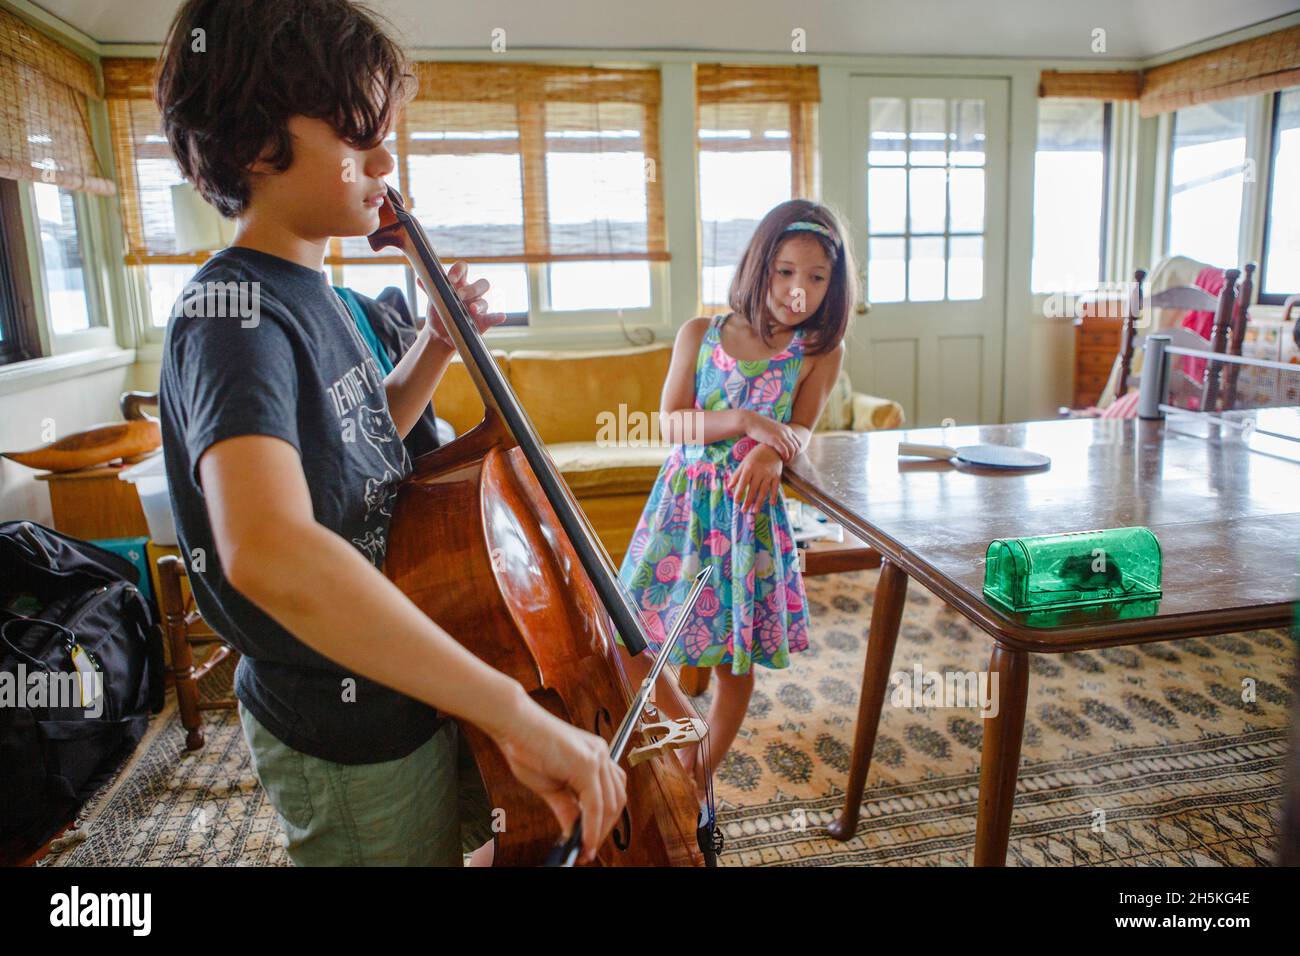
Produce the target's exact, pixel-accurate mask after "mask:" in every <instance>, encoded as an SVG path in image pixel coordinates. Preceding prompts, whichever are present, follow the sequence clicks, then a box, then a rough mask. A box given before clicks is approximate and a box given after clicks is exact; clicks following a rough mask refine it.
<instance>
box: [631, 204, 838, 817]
mask: <svg viewBox="0 0 1300 956" xmlns="http://www.w3.org/2000/svg"><path fill="white" fill-rule="evenodd" d="M853 275H854V265H853V262H852V256H851V254H850V251H849V250H848V249H847V248H846V246H845V244H844V239H843V231H842V229H841V228H840V225H839V222H838V220H837V218H836V216H835V215H834V214H833V213H832V212H831V211H830V210H829V209H827V208H826V207H824V206H822V205H820V204H818V203H813V202H809V201H806V200H791V201H790V202H786V203H782V204H781V205H779V206H777V207H776V208H774V209H773V210H772V211H771V212H769V213H768V214H767V215H766V216H765V217H764V218H763V221H762V222H761V223H759V225H758V228H757V229H756V230H755V232H754V235H753V238H751V239H750V241H749V245H748V247H747V248H746V249H745V252H744V255H743V256H742V257H741V259H740V263H739V265H738V266H737V269H736V273H735V277H734V278H733V279H732V283H731V290H730V293H729V296H728V299H729V303H728V304H729V305H730V307H731V310H732V311H731V312H730V313H729V314H726V315H717V316H714V317H712V318H698V319H692V320H691V321H689V322H687V323H686V324H685V325H683V326H682V328H681V329H680V330H679V331H678V334H677V338H676V342H675V343H674V347H673V355H672V361H671V365H670V367H669V370H668V376H667V379H666V380H665V382H664V390H663V397H662V401H661V410H660V420H661V422H662V424H663V428H662V432H663V434H664V435H665V438H666V440H669V441H673V442H675V443H676V444H675V446H674V448H673V451H672V453H671V454H670V455H669V457H668V460H667V461H666V462H664V465H663V468H662V469H661V470H660V472H659V475H658V477H657V478H656V480H655V485H654V488H653V490H652V491H651V492H650V498H649V500H648V501H647V502H646V506H645V510H644V511H643V513H642V515H641V519H640V521H639V522H638V524H637V527H636V531H635V532H634V534H633V536H632V542H631V544H630V545H629V547H628V551H627V554H626V556H625V557H624V559H623V564H622V567H621V569H620V571H619V578H620V580H621V581H622V582H623V584H624V585H625V586H626V587H627V588H628V591H629V593H630V595H631V597H632V599H633V600H634V601H635V603H636V606H637V607H638V608H639V609H640V610H641V613H642V617H643V619H644V621H645V623H646V626H647V630H648V631H649V633H650V636H651V639H652V640H651V645H650V650H651V652H657V651H658V649H659V644H660V643H662V641H663V639H664V638H665V636H666V634H667V632H668V631H669V630H670V629H671V628H672V626H673V624H674V623H675V622H676V619H677V616H678V614H679V613H680V611H681V608H682V604H683V603H684V601H685V599H686V596H687V594H688V593H689V591H690V588H691V584H692V581H693V579H694V577H695V575H696V574H697V573H698V571H699V570H700V568H701V567H704V566H706V565H707V566H711V567H712V568H713V573H712V575H711V577H710V582H709V586H708V587H706V588H705V589H704V591H703V593H702V594H701V597H700V599H699V601H698V602H697V604H696V606H695V610H694V613H693V614H692V616H691V618H690V620H689V621H688V622H687V624H686V627H685V629H684V630H683V632H682V637H681V640H680V641H679V642H678V645H677V647H676V648H675V649H674V651H673V652H672V656H671V657H670V660H672V661H673V662H674V663H678V664H692V665H695V666H697V667H712V668H713V669H714V671H715V673H716V674H717V677H718V680H717V687H716V690H715V693H714V696H713V704H712V707H711V708H710V711H709V715H708V720H707V722H708V726H709V735H708V739H707V742H706V747H705V750H704V751H703V753H704V754H705V755H707V756H706V757H705V758H704V759H701V756H700V752H699V751H698V750H697V749H695V748H690V749H687V750H682V751H679V752H678V753H679V756H681V758H682V760H683V762H684V763H685V764H686V766H687V767H688V769H693V770H694V771H695V775H696V780H697V784H698V785H699V786H700V788H701V792H703V789H704V785H705V780H706V778H707V775H710V774H712V773H713V771H714V770H716V769H717V766H718V764H719V763H720V762H721V760H722V758H723V756H724V755H725V754H726V752H727V750H728V748H729V747H730V746H731V743H732V741H734V740H735V737H736V734H737V732H738V731H739V730H740V726H741V723H742V721H743V720H744V716H745V710H746V708H747V707H748V704H749V698H750V695H751V694H752V692H753V689H754V673H753V665H754V664H760V665H762V666H764V667H772V668H782V667H788V666H789V664H790V655H791V654H792V653H796V652H798V651H801V650H804V649H805V648H807V646H808V610H807V606H806V603H805V600H804V588H803V577H802V575H801V573H800V569H799V567H798V565H797V561H798V557H797V553H796V549H795V545H794V540H793V535H792V533H791V530H790V524H789V520H788V518H787V517H786V511H785V501H784V498H783V496H782V493H781V472H782V468H783V466H784V465H785V463H787V462H789V461H790V460H791V459H792V458H794V457H795V456H796V455H797V454H799V453H800V452H801V451H802V450H803V449H804V448H805V447H807V444H808V441H809V438H810V437H811V433H812V428H813V425H814V424H815V423H816V422H817V419H818V418H819V417H820V416H821V413H822V409H823V408H824V406H825V404H826V400H827V397H828V396H829V394H830V391H831V388H832V386H833V385H834V383H835V380H836V378H837V377H838V376H839V372H840V367H841V364H842V362H843V357H844V351H845V349H844V344H843V340H844V334H845V330H846V328H847V326H848V320H849V314H850V312H851V310H852V308H853V287H852V282H851V277H852V276H853ZM652 656H653V655H652V654H641V655H638V656H637V657H635V658H631V659H630V662H629V670H630V671H631V673H632V675H633V677H634V678H635V679H637V680H640V679H641V678H642V677H643V676H644V674H645V673H646V672H647V671H648V670H649V667H650V660H649V658H651V657H652ZM657 698H658V701H659V706H660V707H661V708H662V709H663V710H664V711H666V712H667V713H669V714H670V715H671V716H677V717H681V716H687V713H686V705H685V702H684V701H683V700H682V699H681V698H680V697H678V696H677V694H676V692H675V688H673V687H671V685H669V684H668V681H667V679H666V678H664V679H661V683H660V686H659V693H658V695H657Z"/></svg>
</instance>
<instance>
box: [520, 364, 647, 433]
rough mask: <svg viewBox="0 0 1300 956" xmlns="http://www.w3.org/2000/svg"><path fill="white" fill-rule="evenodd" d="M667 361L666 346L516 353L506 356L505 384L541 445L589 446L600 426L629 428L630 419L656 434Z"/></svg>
mask: <svg viewBox="0 0 1300 956" xmlns="http://www.w3.org/2000/svg"><path fill="white" fill-rule="evenodd" d="M671 357H672V346H671V345H670V344H667V343H664V344H662V345H650V346H644V347H641V348H626V349H608V350H604V351H581V352H576V351H563V352H561V351H532V350H526V349H520V350H519V351H516V352H512V353H510V384H511V385H512V386H513V387H514V390H515V394H516V395H518V396H519V401H520V402H522V403H523V406H524V408H525V409H526V410H527V411H528V416H529V417H530V418H531V419H532V420H533V424H534V425H535V426H536V427H537V434H538V435H540V436H541V438H542V441H544V442H546V443H547V444H548V445H553V444H558V443H563V442H594V441H595V440H596V437H597V433H598V432H599V431H600V430H601V425H602V423H604V422H608V421H610V420H611V419H612V420H613V421H614V422H620V421H622V422H628V421H631V422H633V423H634V422H635V419H629V418H628V416H631V415H632V414H633V413H639V416H645V417H644V418H642V419H641V421H642V423H643V424H642V427H643V428H647V429H648V428H654V429H655V430H656V431H657V429H658V418H659V398H660V395H661V393H662V392H663V387H664V378H665V377H666V376H667V375H668V360H669V359H670V358H671ZM620 405H622V406H624V407H625V408H624V411H623V412H622V413H620V409H619V406H620ZM634 427H635V425H634Z"/></svg>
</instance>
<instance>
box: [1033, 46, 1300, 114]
mask: <svg viewBox="0 0 1300 956" xmlns="http://www.w3.org/2000/svg"><path fill="white" fill-rule="evenodd" d="M1297 84H1300V26H1294V27H1287V28H1286V29H1283V30H1276V31H1274V32H1273V33H1267V34H1264V35H1263V36H1258V37H1254V38H1252V39H1249V40H1242V41H1241V42H1240V43H1231V44H1229V45H1227V46H1223V47H1220V48H1219V49H1217V50H1210V51H1208V52H1206V53H1199V54H1197V55H1195V56H1189V57H1184V58H1183V59H1181V60H1175V61H1173V62H1171V63H1164V64H1162V65H1160V66H1156V67H1152V68H1151V69H1149V70H1143V71H1138V70H1113V71H1109V72H1107V71H1089V72H1071V73H1062V72H1058V71H1056V70H1045V71H1044V72H1043V73H1042V75H1041V77H1040V81H1039V85H1038V95H1039V96H1066V97H1078V98H1087V99H1102V100H1137V101H1138V113H1139V114H1140V115H1141V116H1143V117H1148V116H1156V115H1158V114H1160V113H1170V112H1173V111H1174V110H1178V109H1183V108H1184V107H1188V106H1195V105H1196V104H1197V103H1213V102H1216V101H1218V100H1229V99H1234V98H1236V97H1239V96H1250V95H1254V94H1258V93H1274V92H1276V91H1278V90H1282V89H1286V88H1287V87H1290V86H1295V85H1297Z"/></svg>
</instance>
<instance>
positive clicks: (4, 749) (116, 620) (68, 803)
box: [0, 521, 164, 862]
mask: <svg viewBox="0 0 1300 956" xmlns="http://www.w3.org/2000/svg"><path fill="white" fill-rule="evenodd" d="M137 580H138V577H137V571H136V569H135V567H134V566H133V565H132V564H131V563H130V562H129V561H127V560H126V559H125V558H122V557H120V556H118V555H116V554H113V553H112V552H109V551H105V550H104V549H103V548H98V547H96V546H95V545H93V544H90V543H89V542H86V541H81V540H78V539H77V538H72V537H69V536H67V535H63V534H60V533H59V532H57V531H52V530H50V529H49V528H45V527H42V526H41V525H39V524H34V523H32V522H30V521H9V522H4V523H0V862H13V861H14V860H16V859H21V858H22V857H24V856H26V855H28V854H30V853H32V852H33V851H35V850H36V849H38V848H39V847H40V846H41V845H42V844H43V843H45V842H46V841H47V840H49V839H50V837H52V836H53V835H54V834H55V833H57V832H58V831H59V830H60V829H61V828H62V827H63V826H64V825H65V824H67V823H69V822H70V821H71V820H72V819H73V817H74V816H75V814H76V812H77V809H78V808H79V807H80V806H81V805H82V804H83V803H85V802H86V800H88V799H89V798H90V797H91V796H92V795H93V794H94V792H95V790H97V789H98V788H99V786H101V785H102V784H103V783H105V782H107V780H108V779H109V778H110V777H111V775H112V773H113V772H114V771H115V770H116V769H117V768H118V767H119V766H120V765H121V763H122V761H123V760H125V759H126V758H127V757H128V756H129V755H130V754H131V752H132V751H133V750H134V749H135V746H136V744H137V743H139V741H140V738H141V737H142V736H143V735H144V732H145V729H146V728H147V727H148V723H149V712H151V711H152V712H154V713H157V712H158V711H160V710H161V709H162V705H163V690H164V688H163V656H162V636H161V633H160V632H159V630H158V626H157V624H156V622H155V620H154V614H153V610H152V608H151V606H150V605H149V603H148V602H147V601H146V600H145V598H144V596H143V595H142V594H141V593H140V591H139V589H138V588H137V587H136V585H135V583H134V582H135V581H137ZM92 672H93V673H92ZM72 674H79V675H80V677H79V678H78V679H79V681H80V685H79V687H78V688H77V690H78V692H81V693H85V694H86V695H87V696H88V697H93V698H94V700H92V702H91V703H90V705H89V706H87V704H86V700H84V699H75V698H74V699H72V700H69V694H68V687H69V684H70V683H71V678H70V676H68V675H72ZM96 674H97V676H95V675H96ZM33 675H36V677H35V681H34V682H33ZM20 678H22V680H21V681H20ZM22 683H25V684H26V687H25V688H24V687H20V684H22ZM59 684H61V691H60V692H59V693H58V694H56V693H55V690H54V688H55V686H56V685H59ZM6 685H7V686H6ZM39 686H44V688H45V690H44V696H43V697H39V696H37V695H36V693H35V692H34V689H33V688H34V687H39ZM69 703H71V704H72V706H68V705H69Z"/></svg>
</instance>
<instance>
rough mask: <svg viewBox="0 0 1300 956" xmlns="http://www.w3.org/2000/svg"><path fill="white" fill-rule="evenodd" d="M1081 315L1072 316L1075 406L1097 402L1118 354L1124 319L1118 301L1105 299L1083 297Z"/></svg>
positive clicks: (1084, 405)
mask: <svg viewBox="0 0 1300 956" xmlns="http://www.w3.org/2000/svg"><path fill="white" fill-rule="evenodd" d="M1082 313H1083V314H1082V316H1081V317H1080V318H1077V319H1075V320H1074V393H1073V394H1074V399H1073V401H1072V402H1071V405H1072V407H1074V408H1087V407H1088V406H1089V405H1095V404H1097V399H1098V398H1100V397H1101V390H1102V389H1103V388H1105V387H1106V380H1107V379H1108V378H1110V370H1111V368H1112V367H1113V366H1114V364H1115V357H1116V356H1117V355H1119V346H1120V336H1121V332H1122V330H1123V328H1124V320H1123V319H1122V318H1117V317H1116V316H1119V315H1122V313H1121V312H1120V311H1119V307H1118V305H1117V304H1116V303H1115V302H1113V301H1110V300H1107V299H1094V300H1085V301H1084V302H1083V303H1082Z"/></svg>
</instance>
